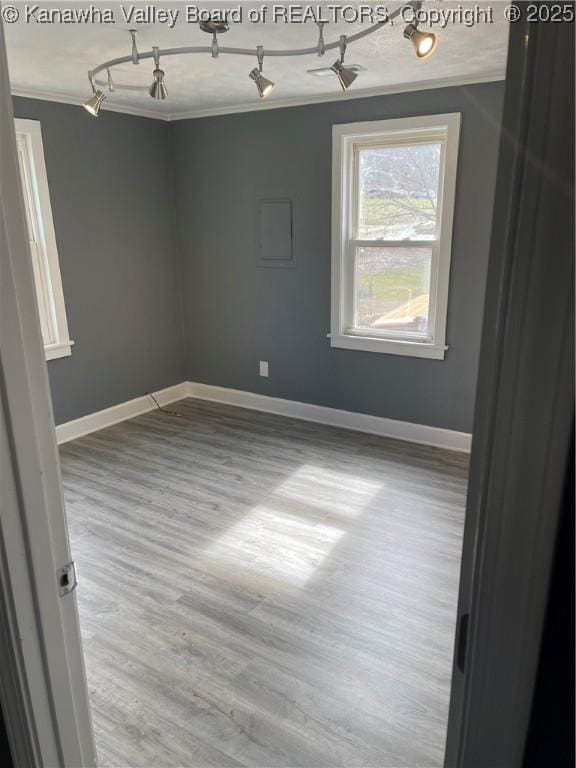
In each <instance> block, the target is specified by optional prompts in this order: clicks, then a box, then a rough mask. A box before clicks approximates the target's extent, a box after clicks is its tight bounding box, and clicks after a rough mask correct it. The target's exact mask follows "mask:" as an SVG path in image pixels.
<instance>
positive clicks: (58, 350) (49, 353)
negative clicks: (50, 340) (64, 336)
mask: <svg viewBox="0 0 576 768" xmlns="http://www.w3.org/2000/svg"><path fill="white" fill-rule="evenodd" d="M73 344H74V342H73V341H60V342H58V343H57V344H46V346H45V347H44V356H45V357H46V360H55V359H56V358H57V357H70V355H71V354H72V345H73Z"/></svg>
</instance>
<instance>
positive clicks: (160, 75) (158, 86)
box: [148, 45, 168, 101]
mask: <svg viewBox="0 0 576 768" xmlns="http://www.w3.org/2000/svg"><path fill="white" fill-rule="evenodd" d="M152 52H153V54H154V72H152V75H153V77H154V80H153V82H152V85H151V86H150V90H149V91H148V93H149V94H150V96H152V98H153V99H157V100H158V101H164V99H165V98H166V97H167V96H168V89H167V88H166V86H165V85H164V72H163V70H161V69H160V49H159V48H158V46H156V45H155V46H154V47H153V48H152Z"/></svg>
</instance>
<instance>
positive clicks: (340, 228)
mask: <svg viewBox="0 0 576 768" xmlns="http://www.w3.org/2000/svg"><path fill="white" fill-rule="evenodd" d="M460 118H461V116H460V113H458V112H454V113H449V114H442V115H426V116H422V117H408V118H399V119H392V120H378V121H372V122H367V123H348V124H345V125H334V126H332V311H331V329H330V346H332V347H339V348H341V349H355V350H363V351H367V352H383V353H385V354H392V355H408V356H414V357H425V358H433V359H436V360H443V359H444V356H445V353H446V350H447V349H448V347H447V346H446V316H447V312H448V288H449V281H450V257H451V251H452V225H453V218H454V201H455V196H456V171H457V166H458V142H459V137H460ZM434 130H437V131H438V137H440V140H441V142H442V156H441V166H440V186H439V209H440V216H439V222H440V229H439V237H438V240H437V248H436V249H434V250H435V256H436V259H437V269H436V270H432V275H431V285H430V304H429V306H430V307H431V310H430V326H431V334H430V338H431V340H430V341H419V340H415V339H410V340H402V339H391V338H383V337H382V336H377V335H376V334H372V333H370V332H361V331H357V330H354V331H353V332H352V331H351V330H350V328H349V324H350V323H349V318H350V317H351V308H350V301H351V297H352V295H353V286H352V287H351V280H352V281H353V279H354V278H353V259H352V257H351V254H349V252H348V250H349V249H348V242H349V231H350V227H351V222H350V217H351V212H352V211H353V209H354V201H353V195H354V178H353V177H354V174H353V173H352V172H351V169H352V167H353V153H354V148H355V147H357V146H358V145H363V146H366V145H369V144H370V143H371V142H374V143H376V144H380V143H381V142H382V140H384V141H386V140H392V139H393V140H394V141H395V142H397V141H398V140H399V139H400V140H401V138H402V135H401V134H402V132H404V133H405V137H406V138H407V139H413V138H414V137H415V136H417V134H418V132H419V131H420V132H421V133H422V136H424V137H426V138H427V137H428V135H432V132H433V131H434ZM393 134H396V135H395V136H394V135H393ZM438 137H434V138H435V140H438ZM420 242H421V244H422V245H425V244H426V241H420ZM371 244H372V245H374V242H373V241H371ZM378 244H382V245H386V242H385V241H382V243H380V242H379V243H378ZM406 244H407V245H412V244H413V242H410V243H409V242H407V243H406ZM394 245H398V243H397V242H395V243H394ZM433 258H434V255H433Z"/></svg>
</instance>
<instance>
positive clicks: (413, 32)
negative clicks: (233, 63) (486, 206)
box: [0, 0, 437, 117]
mask: <svg viewBox="0 0 576 768" xmlns="http://www.w3.org/2000/svg"><path fill="white" fill-rule="evenodd" d="M0 1H1V0H0ZM421 6H422V0H404V3H403V4H401V5H400V6H399V7H398V8H396V9H394V10H393V11H391V12H390V13H389V14H388V16H387V18H386V20H385V21H378V22H377V23H375V24H372V25H371V26H369V27H367V28H366V29H362V30H361V31H359V32H356V33H355V34H353V35H351V36H348V37H347V36H346V35H340V38H339V39H338V40H331V41H329V40H325V39H324V32H325V25H326V22H325V21H321V20H318V21H316V26H317V29H318V36H317V41H316V45H312V46H311V47H306V48H291V49H290V48H287V49H274V50H268V51H267V52H266V55H267V56H276V57H285V56H290V57H297V56H310V55H314V54H317V55H318V56H320V57H321V56H324V55H325V54H326V52H327V51H331V50H333V49H338V48H339V49H340V56H339V58H338V59H337V60H336V61H335V62H334V64H332V66H331V67H321V68H314V69H309V70H308V72H309V74H311V75H315V76H317V77H323V76H324V75H326V76H328V77H334V75H336V77H337V78H338V82H339V83H340V87H341V88H342V90H343V91H347V90H348V88H350V86H351V85H352V83H354V81H355V80H356V78H357V77H358V73H359V72H361V71H362V70H363V69H364V67H362V66H361V65H359V64H348V65H345V64H344V56H345V53H346V46H347V43H349V44H350V45H352V44H355V43H356V42H357V41H358V40H360V39H361V38H362V39H363V38H365V37H366V36H367V35H372V34H374V33H378V31H379V30H381V29H382V28H383V27H384V26H386V25H387V26H389V27H392V24H393V22H394V20H395V19H397V20H400V19H401V18H406V16H405V11H406V10H407V9H412V11H413V12H414V14H413V17H412V18H413V21H412V23H410V24H408V25H407V26H406V27H405V28H404V32H403V35H404V37H405V38H406V39H407V40H410V41H411V43H412V45H413V46H414V51H415V53H416V55H417V56H418V58H420V59H425V58H427V57H428V56H430V54H431V53H433V51H434V50H435V48H436V44H437V38H436V35H435V34H434V33H432V32H429V31H427V32H424V31H420V30H419V29H418V20H417V16H418V14H417V11H419V10H420V8H421ZM231 20H232V21H233V20H234V19H233V18H232V16H231V15H230V17H229V16H228V15H223V14H222V13H213V14H212V15H209V16H208V17H206V18H202V19H199V27H200V29H201V30H202V31H204V32H206V34H209V35H210V37H211V44H210V45H186V46H180V47H177V48H166V49H162V50H160V48H159V47H158V46H155V47H154V48H152V50H151V51H150V50H146V51H142V52H140V51H139V50H138V46H137V31H136V30H135V29H130V30H129V33H130V39H131V49H130V52H129V53H127V55H126V56H121V57H119V58H115V59H110V60H109V61H105V62H103V63H102V64H99V65H98V66H97V67H94V68H93V69H92V70H90V72H89V73H88V77H89V79H90V85H91V87H92V95H91V96H90V98H89V99H87V101H85V102H84V104H83V106H84V108H85V109H86V110H87V111H88V112H89V113H90V114H91V115H94V117H97V116H98V114H99V112H100V109H101V107H102V102H103V101H104V99H105V98H106V94H109V93H114V92H117V91H123V90H127V91H131V92H142V93H143V92H147V93H148V94H149V95H150V96H151V97H152V98H153V99H157V100H159V101H163V100H164V99H166V98H167V97H168V89H167V88H166V83H165V75H164V71H163V70H162V69H160V54H161V53H162V56H176V55H177V56H180V55H184V54H198V55H201V56H204V55H206V54H208V55H211V56H212V58H214V59H217V58H220V57H222V55H230V54H231V55H234V56H253V55H254V48H237V47H232V46H222V45H220V36H221V35H223V34H225V33H226V32H228V30H229V29H230V21H231ZM406 20H407V19H406ZM404 23H406V21H405V22H404ZM256 56H257V59H258V66H257V67H254V69H252V70H251V71H250V72H249V73H248V76H249V78H250V79H251V80H252V81H253V82H254V84H255V85H256V88H257V89H258V95H259V96H260V98H261V99H264V98H266V97H267V96H269V95H270V94H271V93H272V91H273V90H274V88H275V84H274V83H273V82H272V80H269V79H268V78H267V77H265V76H264V74H263V72H262V64H263V60H264V47H263V46H262V45H259V46H258V47H257V48H256ZM150 58H153V59H154V70H153V73H152V74H153V82H152V84H151V85H150V86H148V85H145V84H143V85H142V84H136V83H125V82H122V81H121V80H114V79H113V77H112V70H113V68H114V67H117V66H121V65H123V64H130V63H132V64H139V63H140V62H141V60H142V59H150Z"/></svg>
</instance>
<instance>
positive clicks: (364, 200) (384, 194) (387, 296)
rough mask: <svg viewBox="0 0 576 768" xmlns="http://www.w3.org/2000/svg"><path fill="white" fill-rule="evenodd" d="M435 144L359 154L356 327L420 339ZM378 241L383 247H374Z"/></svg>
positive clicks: (436, 166)
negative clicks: (359, 241)
mask: <svg viewBox="0 0 576 768" xmlns="http://www.w3.org/2000/svg"><path fill="white" fill-rule="evenodd" d="M440 152H441V145H440V144H439V143H435V144H433V143H429V144H412V145H397V146H382V147H369V148H361V149H360V150H359V157H358V174H359V179H358V225H357V233H356V239H357V240H364V241H365V240H372V241H374V245H373V246H371V245H367V244H365V243H364V244H362V246H360V245H358V246H357V247H356V253H355V286H356V289H355V293H356V296H355V299H356V301H355V307H356V311H355V327H357V328H359V329H371V330H375V331H376V330H377V331H380V332H382V331H389V332H390V333H394V332H398V333H411V334H415V335H418V336H420V335H426V334H427V331H428V301H429V293H430V266H431V261H432V243H433V241H435V240H436V237H437V204H438V185H439V176H440ZM379 241H385V242H386V245H385V247H383V246H381V245H379Z"/></svg>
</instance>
